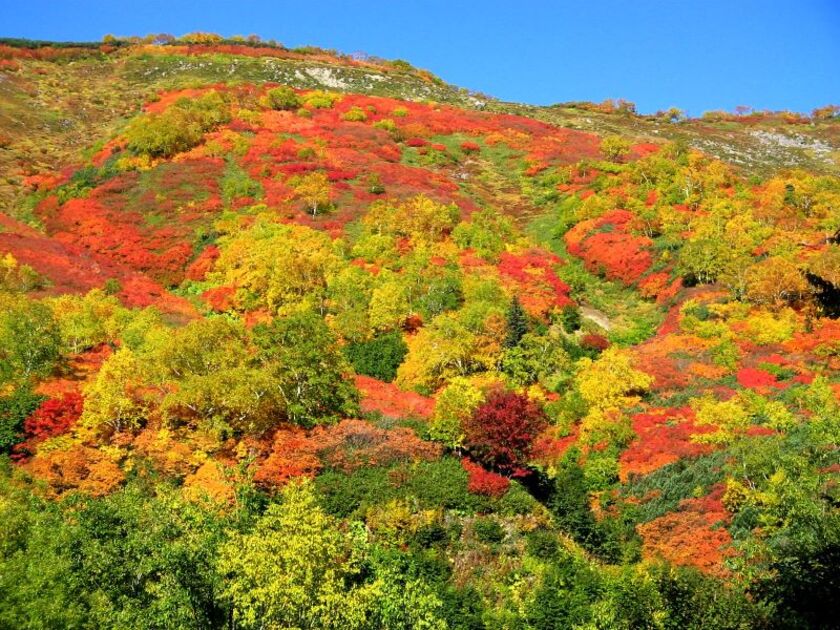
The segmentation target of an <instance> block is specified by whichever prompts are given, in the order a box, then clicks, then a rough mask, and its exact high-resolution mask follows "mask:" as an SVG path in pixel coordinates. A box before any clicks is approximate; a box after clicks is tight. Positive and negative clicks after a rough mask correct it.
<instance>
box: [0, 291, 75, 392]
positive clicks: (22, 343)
mask: <svg viewBox="0 0 840 630" xmlns="http://www.w3.org/2000/svg"><path fill="white" fill-rule="evenodd" d="M60 348H61V334H60V331H59V327H58V325H57V323H56V321H55V317H53V313H52V311H51V310H50V308H49V307H48V306H47V305H46V304H43V303H42V302H39V301H36V300H32V299H30V298H28V297H26V296H25V295H20V294H18V295H12V294H7V293H2V292H0V386H2V385H5V384H7V383H11V382H20V381H24V380H27V379H30V378H33V377H37V376H44V375H46V374H48V373H49V372H50V370H52V369H53V367H54V366H55V364H56V362H57V361H58V358H59V350H60Z"/></svg>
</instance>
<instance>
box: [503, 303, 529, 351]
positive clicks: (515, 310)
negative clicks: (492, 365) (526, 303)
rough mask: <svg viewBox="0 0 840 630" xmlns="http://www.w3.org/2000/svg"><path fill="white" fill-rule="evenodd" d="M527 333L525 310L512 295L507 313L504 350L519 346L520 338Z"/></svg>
mask: <svg viewBox="0 0 840 630" xmlns="http://www.w3.org/2000/svg"><path fill="white" fill-rule="evenodd" d="M527 332H528V316H527V315H526V314H525V309H523V308H522V305H521V304H520V303H519V297H518V296H516V295H514V296H513V300H511V303H510V308H508V312H507V336H506V337H505V344H504V345H505V348H514V347H516V346H518V345H519V342H520V341H521V339H522V337H523V336H525V333H527Z"/></svg>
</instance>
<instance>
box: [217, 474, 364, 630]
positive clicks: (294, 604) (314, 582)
mask: <svg viewBox="0 0 840 630" xmlns="http://www.w3.org/2000/svg"><path fill="white" fill-rule="evenodd" d="M219 569H220V571H221V573H222V574H223V575H225V576H226V577H227V579H226V580H225V582H224V587H223V589H224V591H223V593H224V596H225V597H226V598H227V599H228V600H229V601H230V602H231V603H232V604H233V614H234V618H235V620H236V624H237V627H240V628H324V629H327V628H342V629H349V628H362V627H365V624H366V619H367V610H368V609H369V608H370V605H371V600H372V598H373V596H374V595H375V591H374V590H373V589H372V588H371V587H370V586H368V585H361V586H350V584H352V583H353V582H354V581H358V577H359V575H360V569H361V567H360V566H359V565H358V564H357V562H356V558H354V554H353V546H352V539H351V538H350V537H348V536H345V535H344V534H343V533H342V532H340V531H339V530H338V526H337V523H336V522H335V521H334V520H333V519H332V518H331V517H330V516H328V515H327V514H325V513H324V511H323V510H322V509H321V507H320V506H319V505H318V501H317V498H316V496H315V493H314V492H313V489H312V486H311V484H310V483H309V482H303V483H290V484H288V485H287V486H286V487H285V488H284V489H283V492H282V502H281V503H273V504H271V505H270V506H269V507H268V510H267V511H266V513H265V515H264V516H263V517H262V518H261V519H260V520H259V521H258V522H257V524H256V526H255V527H254V529H253V531H251V532H250V533H247V534H241V533H237V534H234V535H233V536H232V537H231V539H230V540H229V541H228V543H227V544H226V545H224V546H223V547H222V549H221V553H220V559H219Z"/></svg>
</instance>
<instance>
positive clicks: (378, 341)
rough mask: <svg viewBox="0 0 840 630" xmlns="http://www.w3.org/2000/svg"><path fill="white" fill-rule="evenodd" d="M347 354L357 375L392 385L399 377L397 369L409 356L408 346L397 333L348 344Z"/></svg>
mask: <svg viewBox="0 0 840 630" xmlns="http://www.w3.org/2000/svg"><path fill="white" fill-rule="evenodd" d="M345 353H346V354H347V358H348V360H349V361H350V364H351V365H352V366H353V369H354V370H356V372H357V373H359V374H364V375H365V376H372V377H373V378H378V379H379V380H381V381H385V382H387V383H390V382H391V381H393V380H394V379H395V378H396V377H397V368H398V367H399V366H400V365H401V364H402V362H403V359H405V355H406V354H408V346H406V345H405V341H403V338H402V335H401V334H400V333H399V332H396V331H395V332H390V333H386V334H384V335H379V336H378V337H374V338H373V339H371V340H370V341H361V342H357V343H351V344H348V345H347V347H346V349H345Z"/></svg>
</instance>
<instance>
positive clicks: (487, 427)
mask: <svg viewBox="0 0 840 630" xmlns="http://www.w3.org/2000/svg"><path fill="white" fill-rule="evenodd" d="M547 425H548V419H547V418H546V416H545V413H543V410H542V409H541V408H540V407H539V406H538V405H537V404H536V403H534V402H533V401H532V400H530V399H529V398H528V397H527V396H524V395H522V394H517V393H515V392H506V391H501V390H499V391H495V392H492V393H490V395H489V396H488V397H487V400H486V401H485V402H484V404H482V405H481V406H480V407H478V408H477V409H476V410H475V412H474V413H473V415H472V416H471V417H470V418H469V419H468V420H467V422H466V423H465V426H464V431H465V433H466V437H467V446H468V448H469V450H470V452H471V453H472V454H473V455H474V456H475V458H476V459H477V460H478V461H480V462H482V463H483V464H484V465H485V466H487V467H488V468H494V469H496V470H498V471H499V472H502V473H505V474H510V475H521V474H523V473H524V470H523V466H524V465H525V464H526V463H527V461H528V458H529V457H530V455H531V444H532V442H533V441H534V438H536V437H537V435H539V433H540V432H541V431H542V430H543V429H544V428H545V427H546V426H547Z"/></svg>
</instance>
